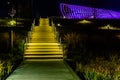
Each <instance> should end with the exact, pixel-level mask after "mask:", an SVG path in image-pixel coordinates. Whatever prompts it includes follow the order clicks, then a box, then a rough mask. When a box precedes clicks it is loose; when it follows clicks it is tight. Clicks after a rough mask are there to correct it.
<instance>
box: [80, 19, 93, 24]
mask: <svg viewBox="0 0 120 80" xmlns="http://www.w3.org/2000/svg"><path fill="white" fill-rule="evenodd" d="M78 23H81V24H90V23H92V22H91V21H88V20H82V21H79V22H78Z"/></svg>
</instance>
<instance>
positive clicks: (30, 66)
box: [6, 61, 80, 80]
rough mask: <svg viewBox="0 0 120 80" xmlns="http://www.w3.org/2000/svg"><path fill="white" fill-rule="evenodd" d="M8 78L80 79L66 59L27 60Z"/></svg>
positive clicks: (33, 79) (8, 79)
mask: <svg viewBox="0 0 120 80" xmlns="http://www.w3.org/2000/svg"><path fill="white" fill-rule="evenodd" d="M6 80H80V79H79V78H78V76H77V75H76V74H75V73H74V72H73V70H72V69H71V68H70V67H69V66H68V65H67V64H66V63H65V62H64V61H25V62H23V63H22V64H21V65H20V66H19V67H18V68H17V69H16V70H15V71H14V72H13V73H12V74H11V75H10V76H9V77H8V78H7V79H6Z"/></svg>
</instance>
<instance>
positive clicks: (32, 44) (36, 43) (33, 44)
mask: <svg viewBox="0 0 120 80" xmlns="http://www.w3.org/2000/svg"><path fill="white" fill-rule="evenodd" d="M27 45H60V44H59V43H28V44H27Z"/></svg>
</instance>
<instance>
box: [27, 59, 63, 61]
mask: <svg viewBox="0 0 120 80" xmlns="http://www.w3.org/2000/svg"><path fill="white" fill-rule="evenodd" d="M25 61H63V59H25Z"/></svg>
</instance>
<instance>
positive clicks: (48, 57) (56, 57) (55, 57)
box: [24, 55, 63, 59]
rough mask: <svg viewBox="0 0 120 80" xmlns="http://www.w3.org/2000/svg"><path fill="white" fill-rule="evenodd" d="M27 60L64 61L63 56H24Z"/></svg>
mask: <svg viewBox="0 0 120 80" xmlns="http://www.w3.org/2000/svg"><path fill="white" fill-rule="evenodd" d="M24 58H25V59H62V58H63V55H24Z"/></svg>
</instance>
